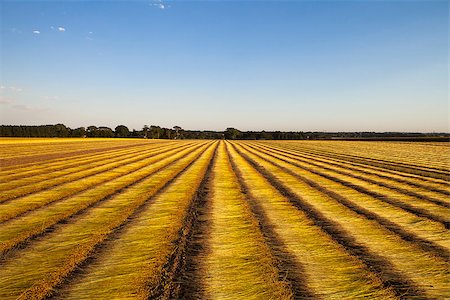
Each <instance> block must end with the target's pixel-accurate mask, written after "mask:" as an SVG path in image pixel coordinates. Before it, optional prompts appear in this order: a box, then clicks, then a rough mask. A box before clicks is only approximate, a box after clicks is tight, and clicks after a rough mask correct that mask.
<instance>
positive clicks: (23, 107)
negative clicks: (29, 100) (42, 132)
mask: <svg viewBox="0 0 450 300" xmlns="http://www.w3.org/2000/svg"><path fill="white" fill-rule="evenodd" d="M11 106H12V107H13V108H15V109H18V110H25V111H37V110H39V109H36V108H34V107H32V106H30V105H25V104H13V105H11Z"/></svg>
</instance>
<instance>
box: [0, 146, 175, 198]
mask: <svg viewBox="0 0 450 300" xmlns="http://www.w3.org/2000/svg"><path fill="white" fill-rule="evenodd" d="M171 148H173V147H171ZM170 150H171V149H170V148H163V149H156V150H153V149H149V150H146V151H140V152H139V153H134V152H131V153H129V154H127V155H120V156H119V157H114V156H113V157H111V155H108V156H106V157H100V158H99V159H97V161H96V162H90V163H82V162H79V165H78V166H77V167H66V168H64V170H63V171H60V172H57V171H56V172H47V173H46V175H40V176H39V177H37V178H36V177H33V176H27V177H25V178H21V179H19V180H17V179H16V180H8V181H7V182H5V183H3V184H0V191H2V194H1V195H0V203H1V202H5V201H7V200H10V199H14V198H17V197H20V196H23V195H27V194H30V193H36V192H39V191H41V190H44V189H48V188H50V187H53V186H57V185H61V184H64V183H74V182H76V181H77V180H80V179H82V180H83V181H84V180H86V179H87V178H88V177H89V176H93V175H97V174H101V173H104V172H108V171H110V170H113V169H114V170H115V171H116V170H117V173H119V172H120V171H119V169H120V167H122V166H126V165H129V164H131V163H134V162H138V161H143V160H144V159H147V158H150V157H153V156H155V155H158V154H165V153H167V152H168V151H170ZM74 190H75V189H74Z"/></svg>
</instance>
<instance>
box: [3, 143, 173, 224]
mask: <svg viewBox="0 0 450 300" xmlns="http://www.w3.org/2000/svg"><path fill="white" fill-rule="evenodd" d="M177 151H179V150H178V149H174V150H168V151H163V152H162V153H160V154H158V155H156V156H150V157H148V158H146V159H144V160H141V161H136V162H133V163H129V164H126V165H123V166H121V167H118V168H112V169H109V170H106V171H103V172H101V173H99V174H95V175H91V176H89V177H86V178H83V179H79V180H77V181H73V182H67V183H64V184H61V185H59V186H56V187H53V188H50V189H48V190H43V191H41V192H38V193H35V194H30V195H27V196H23V197H19V198H16V199H13V200H10V201H6V202H3V203H0V223H3V222H5V221H7V220H9V219H12V218H14V217H17V216H20V215H22V214H24V213H26V212H28V211H32V210H34V209H37V208H39V207H43V206H45V205H48V204H49V203H52V202H55V201H60V200H64V199H67V198H68V197H71V196H74V195H75V196H76V195H77V194H79V193H82V192H83V191H86V190H92V189H94V190H95V188H96V187H98V186H100V185H101V184H104V183H108V182H109V181H111V180H113V179H116V178H120V177H121V176H123V175H126V174H128V173H130V172H134V171H136V170H139V169H140V168H142V167H144V166H146V165H149V164H152V163H154V162H156V161H158V160H159V159H162V158H165V157H169V156H170V155H172V154H173V153H174V152H177Z"/></svg>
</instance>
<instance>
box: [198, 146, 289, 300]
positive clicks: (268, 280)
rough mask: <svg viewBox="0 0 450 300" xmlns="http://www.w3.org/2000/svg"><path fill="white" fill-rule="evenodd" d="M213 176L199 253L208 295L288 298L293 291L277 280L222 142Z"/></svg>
mask: <svg viewBox="0 0 450 300" xmlns="http://www.w3.org/2000/svg"><path fill="white" fill-rule="evenodd" d="M212 176H213V177H212V178H213V179H212V182H211V185H210V189H211V191H212V192H211V196H210V204H209V205H210V211H209V213H208V215H207V220H208V221H207V222H209V224H210V226H209V230H210V231H209V232H208V236H209V237H210V238H209V239H208V241H207V244H208V246H207V249H208V251H207V253H203V259H201V258H200V260H202V261H204V263H203V269H204V272H205V273H204V278H203V281H204V283H205V294H206V298H208V299H291V298H292V295H291V291H290V290H289V289H288V285H287V284H286V283H285V282H283V281H280V279H279V271H278V269H277V267H276V261H275V258H274V257H273V256H272V254H271V251H270V249H269V247H268V246H267V244H265V241H264V237H263V235H262V233H261V232H260V231H259V227H258V222H257V220H256V219H255V218H254V216H253V215H252V212H251V209H250V207H249V205H248V203H247V201H246V198H245V196H244V195H243V194H242V192H241V191H240V188H239V183H238V181H237V178H236V177H235V175H234V173H233V170H232V168H231V165H230V162H229V159H228V157H227V153H226V151H225V149H224V144H223V143H222V145H221V146H220V148H219V151H218V154H217V160H216V163H215V165H214V167H213V174H212ZM237 278H239V280H236V279H237Z"/></svg>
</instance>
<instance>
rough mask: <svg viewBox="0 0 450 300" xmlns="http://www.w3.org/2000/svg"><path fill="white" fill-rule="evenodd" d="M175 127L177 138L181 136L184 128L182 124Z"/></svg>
mask: <svg viewBox="0 0 450 300" xmlns="http://www.w3.org/2000/svg"><path fill="white" fill-rule="evenodd" d="M173 129H174V130H175V139H179V138H180V133H181V131H182V130H183V128H181V127H180V126H173Z"/></svg>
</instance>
